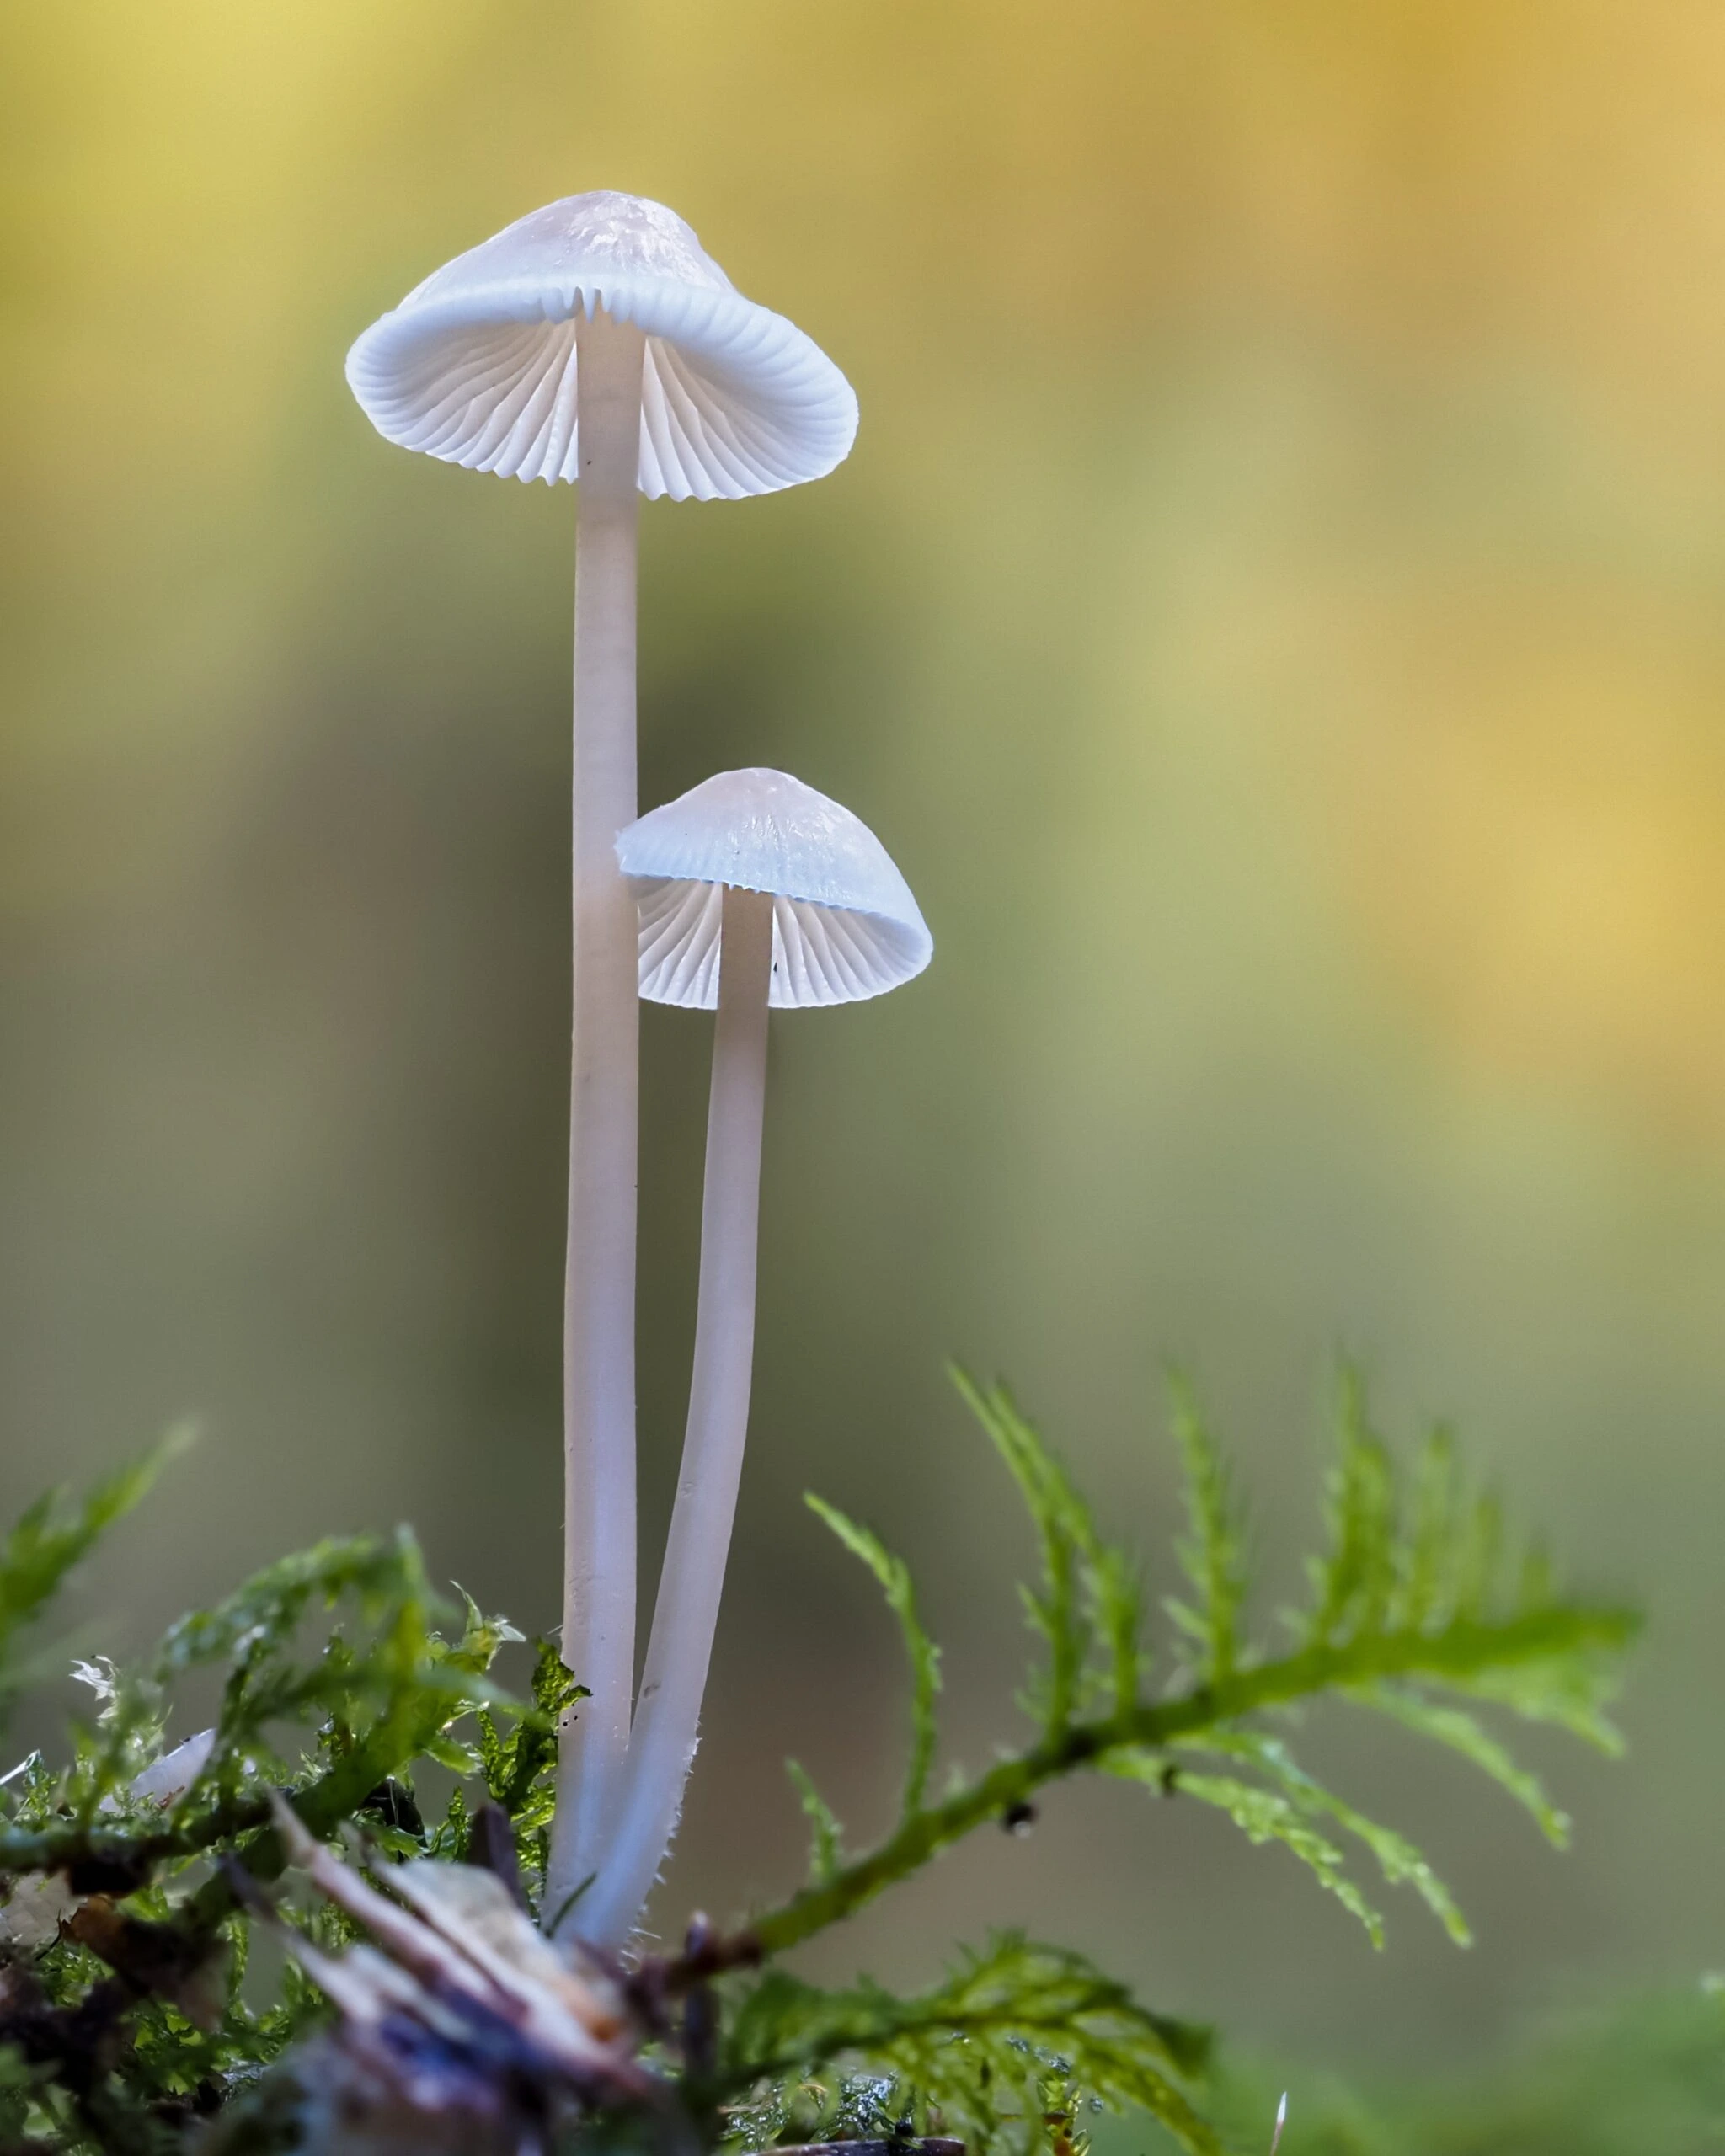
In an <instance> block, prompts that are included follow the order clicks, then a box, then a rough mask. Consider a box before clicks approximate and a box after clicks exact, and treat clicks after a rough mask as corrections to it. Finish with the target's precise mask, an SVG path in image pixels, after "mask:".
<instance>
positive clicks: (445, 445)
mask: <svg viewBox="0 0 1725 2156" xmlns="http://www.w3.org/2000/svg"><path fill="white" fill-rule="evenodd" d="M347 378H348V382H349V383H350V386H351V387H352V389H353V392H354V394H355V397H357V398H358V399H359V401H360V404H361V405H362V406H363V407H364V408H365V410H366V414H367V415H368V416H369V417H370V419H371V421H372V423H373V424H374V425H375V426H376V427H377V430H378V431H379V432H380V433H381V434H382V435H385V436H386V437H387V439H388V440H391V441H393V442H398V443H400V444H401V445H402V446H403V447H405V448H408V449H417V450H423V451H425V452H426V454H427V455H429V456H437V457H441V458H442V459H443V460H444V461H445V462H446V463H451V464H462V465H467V466H468V467H471V468H473V469H475V470H478V471H481V472H499V473H502V474H504V475H505V476H512V477H514V478H518V479H543V480H545V481H547V483H549V482H551V481H553V480H558V479H564V480H576V479H578V480H579V482H580V488H579V501H578V505H577V510H576V526H575V534H576V536H575V563H576V567H575V664H574V707H575V719H574V861H573V866H574V1012H573V1034H572V1059H571V1068H570V1099H569V1269H568V1282H567V1289H566V1294H565V1300H564V1329H563V1370H564V1378H563V1448H564V1462H565V1469H564V1472H565V1505H566V1510H565V1528H564V1534H565V1546H564V1586H563V1657H564V1659H565V1660H566V1661H567V1662H569V1666H570V1667H571V1668H573V1669H574V1672H575V1673H576V1675H577V1676H578V1677H579V1678H580V1679H581V1681H582V1682H583V1683H584V1684H586V1685H587V1686H588V1687H589V1688H590V1690H591V1692H592V1695H593V1696H592V1698H591V1700H590V1701H589V1702H588V1703H587V1704H586V1705H585V1706H584V1707H582V1708H581V1709H580V1710H579V1711H578V1713H577V1715H576V1716H575V1717H574V1721H573V1723H572V1725H571V1726H566V1727H565V1729H564V1731H563V1753H562V1764H561V1767H560V1769H559V1775H558V1817H557V1823H556V1827H555V1828H554V1830H553V1840H552V1862H551V1878H550V1881H549V1882H548V1887H547V1908H548V1909H549V1910H550V1911H551V1912H553V1916H554V1914H555V1913H556V1912H557V1911H558V1910H559V1909H560V1908H563V1907H564V1906H566V1904H567V1903H568V1899H569V1896H570V1895H571V1894H572V1893H573V1892H574V1891H575V1890H576V1889H577V1887H579V1883H580V1881H582V1880H583V1879H585V1878H586V1877H587V1876H589V1875H590V1873H591V1872H592V1871H594V1870H596V1868H597V1864H598V1858H599V1851H600V1849H601V1844H602V1841H603V1836H604V1831H605V1821H606V1815H607V1812H608V1810H609V1806H610V1801H611V1796H612V1793H613V1791H614V1789H615V1786H616V1782H617V1774H618V1773H619V1771H620V1769H621V1767H622V1758H623V1753H624V1751H625V1748H626V1747H627V1744H628V1731H629V1714H630V1694H631V1692H632V1689H633V1680H634V1653H635V1459H634V1434H635V1360H634V1357H635V1344H634V1320H635V1311H634V1299H635V1182H636V1171H635V1155H636V1129H637V1105H636V1102H637V1091H636V1089H637V1054H638V1051H637V1042H638V1017H637V1009H636V1001H635V910H634V906H633V903H632V902H631V900H630V898H629V895H628V892H627V891H626V890H625V889H624V887H623V884H622V878H620V876H619V874H618V873H617V857H616V853H615V851H614V846H615V841H616V839H617V833H618V832H619V831H621V830H622V829H623V827H624V825H627V824H628V823H629V822H631V821H632V820H633V817H634V814H635V808H636V802H635V536H636V504H637V499H638V494H645V495H647V496H648V497H649V499H656V498H657V497H658V496H660V495H661V494H669V495H670V498H671V499H673V500H674V501H684V500H686V499H689V498H690V497H691V496H692V497H694V498H695V499H697V500H701V501H710V500H714V499H721V498H722V499H730V500H735V499H740V497H741V496H743V495H745V494H772V493H773V492H775V491H776V490H777V489H778V488H782V487H789V486H794V485H796V484H797V483H798V482H800V481H802V480H805V479H818V478H821V477H822V476H823V475H824V474H825V473H826V472H830V471H831V470H832V468H833V467H834V466H835V465H836V464H837V463H839V462H840V461H841V459H842V458H843V457H844V456H845V455H846V452H847V451H848V450H849V448H850V446H851V443H852V440H853V438H854V436H855V435H856V431H857V400H856V398H855V397H854V395H853V394H852V390H851V387H850V384H849V383H848V382H846V380H845V378H844V376H842V375H841V373H840V372H839V371H838V369H837V368H836V366H834V365H833V364H832V362H831V360H829V359H828V358H827V357H826V356H825V354H824V353H823V352H821V351H820V349H819V347H818V346H816V345H815V344H813V343H812V342H811V341H810V340H809V339H808V338H807V337H805V336H804V334H803V333H802V331H801V330H799V329H798V328H794V327H793V325H792V324H791V323H788V322H787V321H786V320H785V319H784V318H783V317H782V316H781V315H777V314H773V313H772V312H769V311H768V310H767V309H766V307H757V306H756V305H755V304H754V302H752V301H750V300H746V299H745V298H744V297H743V296H742V295H741V294H740V292H738V291H736V290H735V289H734V286H732V284H731V282H730V280H729V278H728V277H727V276H726V275H725V274H724V271H723V270H721V269H720V268H719V266H718V264H717V263H716V262H714V261H713V259H711V257H710V256H708V255H707V254H706V253H703V252H702V248H701V245H700V243H699V242H698V241H697V238H696V237H695V235H694V233H693V232H692V231H691V230H690V229H689V227H688V226H687V225H686V224H685V223H684V222H683V221H682V219H681V217H679V216H676V215H675V214H674V213H673V212H672V211H670V210H667V209H665V207H664V206H663V205H661V204H660V203H657V202H649V201H646V200H643V199H642V198H641V197H639V196H638V195H617V194H611V193H601V194H593V195H570V196H569V197H568V199H567V200H563V201H561V202H553V203H552V204H551V205H549V206H548V207H547V208H545V209H542V210H536V211H533V212H532V213H531V216H526V217H522V218H520V219H518V220H517V221H516V222H515V223H514V224H512V225H510V226H508V227H505V230H504V231H502V232H499V233H497V234H496V236H495V237H493V238H491V239H489V240H486V241H485V242H483V244H481V245H480V246H478V247H475V248H470V249H469V250H468V252H467V253H465V254H462V255H457V258H456V259H455V260H454V261H452V262H450V263H447V264H445V265H444V267H443V268H442V269H441V270H436V271H435V272H434V273H433V274H432V275H430V277H428V278H427V279H426V280H425V282H424V284H422V285H419V286H415V287H414V290H413V291H411V292H409V294H408V296H407V297H406V298H405V299H404V300H403V302H402V303H401V305H400V306H399V307H396V308H394V309H393V311H392V312H390V313H388V314H386V315H384V316H383V317H382V318H381V320H379V321H377V322H375V323H372V325H371V328H369V329H368V330H366V333H365V334H364V335H363V336H362V337H360V339H359V341H358V342H357V343H356V344H355V345H354V348H353V350H351V351H350V353H349V354H348V359H347Z"/></svg>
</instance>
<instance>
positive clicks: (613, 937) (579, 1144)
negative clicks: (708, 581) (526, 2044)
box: [546, 311, 645, 1924]
mask: <svg viewBox="0 0 1725 2156" xmlns="http://www.w3.org/2000/svg"><path fill="white" fill-rule="evenodd" d="M644 349H645V339H644V336H643V334H642V332H641V331H640V330H639V329H638V328H636V327H635V326H634V325H633V323H622V322H614V321H612V320H611V317H610V316H609V315H607V314H605V313H603V312H594V313H593V314H592V315H591V316H590V317H589V316H587V315H585V314H584V313H582V312H579V311H578V312H577V314H576V318H575V350H576V355H577V356H576V370H575V396H576V429H577V440H578V448H579V467H580V477H579V494H578V500H577V504H576V518H575V661H574V820H573V835H572V857H573V871H574V995H573V1013H572V1030H571V1042H570V1067H569V1265H568V1273H567V1279H566V1286H565V1293H564V1301H563V1473H564V1485H563V1494H564V1518H563V1660H564V1661H565V1662H567V1663H568V1665H569V1668H571V1669H572V1670H573V1671H574V1674H575V1675H576V1677H577V1678H579V1680H580V1681H581V1683H582V1684H585V1685H586V1686H587V1688H588V1689H589V1690H590V1693H591V1694H592V1696H591V1698H590V1699H589V1700H583V1701H581V1702H580V1703H579V1705H577V1707H576V1708H575V1709H574V1711H573V1712H572V1713H571V1714H569V1716H566V1717H565V1719H564V1722H563V1728H562V1730H561V1732H560V1743H561V1751H560V1757H559V1761H558V1789H557V1817H556V1821H555V1823H554V1826H553V1833H552V1845H551V1862H550V1877H549V1880H548V1881H547V1897H546V1915H547V1922H550V1923H553V1924H555V1923H556V1922H557V1920H558V1917H559V1915H560V1914H563V1913H567V1912H568V1908H569V1898H570V1897H571V1896H572V1895H574V1892H575V1891H576V1889H577V1888H578V1887H579V1885H580V1882H581V1881H582V1880H584V1879H585V1878H586V1877H587V1876H589V1875H590V1873H591V1872H592V1871H594V1870H596V1869H597V1866H598V1864H599V1860H600V1849H601V1837H602V1835H603V1833H604V1827H605V1820H606V1813H607V1811H608V1810H609V1808H610V1806H611V1799H612V1797H613V1796H614V1794H615V1791H616V1787H617V1778H618V1775H619V1774H620V1773H621V1770H622V1763H623V1756H624V1753H625V1752H626V1751H627V1749H628V1737H629V1708H630V1698H631V1694H632V1692H633V1686H634V1675H635V1195H636V1193H635V1155H636V1137H637V1123H638V1111H637V1105H636V1082H637V1071H638V1062H639V1037H640V1019H639V1010H638V1002H637V984H636V957H635V947H636V933H637V915H636V909H635V902H634V899H633V896H632V894H631V893H630V890H629V888H628V884H627V883H625V882H624V881H623V878H622V873H621V872H620V870H619V869H618V867H617V851H616V847H617V833H618V832H619V831H620V830H622V829H623V827H624V826H625V825H627V824H628V823H630V822H632V821H633V818H634V815H635V805H636V804H635V541H636V526H637V519H638V501H639V496H638V493H637V490H636V481H637V473H638V466H639V462H640V454H641V374H642V363H643V358H644Z"/></svg>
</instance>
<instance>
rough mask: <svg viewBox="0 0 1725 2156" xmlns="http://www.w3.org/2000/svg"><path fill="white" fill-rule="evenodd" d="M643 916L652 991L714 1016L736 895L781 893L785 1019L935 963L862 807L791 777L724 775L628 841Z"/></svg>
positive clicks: (623, 856) (776, 955)
mask: <svg viewBox="0 0 1725 2156" xmlns="http://www.w3.org/2000/svg"><path fill="white" fill-rule="evenodd" d="M617 859H618V861H619V862H621V863H622V871H623V873H624V875H626V876H627V877H628V878H629V879H630V881H631V882H632V883H633V884H634V886H635V894H636V897H637V899H638V900H639V903H640V909H641V942H640V954H641V993H642V995H644V996H645V997H646V998H647V999H648V1001H649V1002H652V1003H677V1004H681V1005H682V1006H684V1007H685V1008H686V1009H687V1010H691V1011H711V1010H713V1009H714V1008H715V1007H716V1006H717V1004H718V943H719V924H720V915H721V910H722V908H723V905H724V898H723V892H724V886H725V885H726V884H727V883H729V884H733V885H734V886H735V887H736V888H738V889H741V890H745V891H768V892H771V893H772V901H773V906H772V986H771V988H770V989H769V990H768V994H767V1000H768V1001H769V1002H770V1003H772V1005H773V1006H774V1007H775V1008H776V1009H778V1010H782V1011H793V1010H806V1009H808V1008H809V1007H810V1006H813V1005H816V1004H822V1003H860V1002H861V1001H863V999H864V998H865V997H867V996H870V995H885V993H886V991H887V990H888V989H889V988H896V987H898V985H900V982H901V981H907V980H910V979H912V978H913V977H914V976H915V975H916V974H920V973H921V970H922V969H923V968H924V967H925V966H926V965H927V963H928V962H929V960H930V958H932V957H933V955H934V939H933V937H932V936H931V935H930V934H929V932H928V930H927V926H926V924H925V923H924V921H923V919H922V915H921V914H920V913H919V912H918V911H917V909H916V899H913V898H912V897H911V887H910V885H909V884H908V883H905V879H904V878H903V877H902V876H901V875H900V873H899V872H898V870H897V869H896V868H895V867H894V865H893V862H892V858H891V857H890V855H889V853H888V852H887V850H886V848H885V847H884V846H883V845H882V844H881V842H880V841H879V839H878V838H876V836H875V835H874V834H873V831H871V830H869V828H868V825H866V824H865V823H863V822H862V821H860V820H859V819H857V817H855V816H853V815H852V814H851V812H850V810H849V809H841V808H840V806H839V804H838V803H837V802H836V801H829V800H828V799H827V798H826V796H825V794H824V793H817V792H815V791H814V787H812V786H804V783H803V782H802V781H801V780H800V779H795V778H792V777H791V776H789V774H788V773H787V772H785V771H721V772H720V773H719V775H718V777H717V778H709V779H708V780H706V781H705V782H703V783H702V784H701V785H700V786H697V787H693V788H692V790H691V791H690V792H687V793H685V794H682V795H680V796H679V798H677V799H676V800H675V801H669V802H667V803H665V806H664V808H662V809H652V810H650V811H649V813H648V814H646V815H644V816H643V817H642V819H640V821H639V822H638V823H635V824H631V825H629V827H628V830H625V831H623V832H622V833H620V834H619V835H618V838H617Z"/></svg>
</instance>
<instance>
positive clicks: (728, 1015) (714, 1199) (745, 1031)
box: [580, 885, 773, 1946]
mask: <svg viewBox="0 0 1725 2156" xmlns="http://www.w3.org/2000/svg"><path fill="white" fill-rule="evenodd" d="M772 917H773V902H772V897H771V896H770V895H769V894H767V893H766V892H761V891H744V890H739V889H735V888H734V887H732V886H729V885H728V886H726V887H725V890H724V915H723V920H722V925H721V929H720V941H719V971H718V1022H717V1024H716V1026H715V1027H714V1030H713V1091H712V1095H711V1099H710V1102H709V1106H708V1116H707V1172H706V1182H705V1185H704V1187H703V1191H702V1203H701V1285H700V1296H699V1301H698V1303H697V1310H696V1317H695V1362H694V1369H693V1373H692V1377H691V1380H690V1385H689V1420H688V1426H687V1429H686V1433H685V1435H684V1438H683V1459H682V1465H681V1469H680V1470H679V1472H678V1476H677V1493H676V1503H675V1505H674V1507H673V1508H672V1512H671V1521H670V1536H669V1539H668V1540H667V1541H666V1544H665V1565H664V1569H663V1571H662V1572H661V1573H660V1582H659V1599H658V1602H657V1604H656V1605H655V1607H654V1613H653V1631H652V1636H651V1638H650V1640H649V1643H648V1647H647V1661H646V1667H645V1668H644V1671H643V1673H642V1678H641V1696H640V1702H639V1705H638V1707H637V1710H636V1713H635V1728H634V1735H633V1737H632V1738H631V1740H630V1744H629V1758H628V1771H627V1774H626V1776H625V1780H624V1787H623V1796H622V1805H621V1806H620V1807H619V1811H618V1813H617V1820H616V1824H615V1829H614V1832H613V1833H612V1835H611V1841H610V1846H609V1848H608V1849H607V1850H606V1854H605V1859H604V1862H603V1864H602V1865H601V1868H600V1872H599V1876H598V1878H597V1879H596V1880H595V1881H594V1884H593V1887H592V1889H591V1891H590V1894H589V1895H587V1896H584V1897H583V1906H582V1910H581V1919H580V1929H581V1932H582V1935H583V1936H584V1937H585V1938H588V1939H590V1940H594V1941H595V1943H597V1944H599V1945H611V1946H616V1945H621V1944H622V1942H623V1940H625V1939H627V1937H628V1934H629V1933H630V1931H631V1930H632V1929H633V1927H634V1924H635V1921H636V1919H637V1918H638V1916H639V1914H640V1913H641V1908H642V1905H643V1903H644V1902H645V1901H646V1899H647V1896H648V1894H649V1892H650V1891H651V1889H652V1886H653V1882H654V1879H655V1878H656V1877H657V1876H658V1873H659V1867H660V1865H661V1864H662V1863H663V1861H664V1860H665V1852H666V1850H667V1849H669V1848H670V1843H671V1838H672V1837H673V1836H674V1834H675V1833H676V1827H677V1818H678V1815H679V1813H680V1812H681V1810H682V1802H683V1785H684V1783H685V1782H686V1780H687V1779H688V1774H689V1768H690V1765H691V1764H692V1761H693V1758H694V1756H695V1745H696V1740H697V1734H698V1732H699V1726H700V1721H701V1700H702V1694H703V1693H704V1692H705V1690H706V1689H707V1669H708V1662H710V1660H711V1659H712V1655H713V1632H714V1630H715V1628H716V1626H717V1625H718V1605H719V1598H720V1596H721V1594H722V1593H723V1590H724V1567H725V1557H726V1554H727V1552H728V1551H729V1547H730V1539H731V1522H732V1520H733V1519H734V1517H735V1514H736V1509H737V1486H738V1484H739V1482H740V1481H741V1479H742V1472H743V1444H744V1439H745V1437H746V1435H747V1433H748V1428H749V1389H750V1377H751V1374H752V1367H753V1363H754V1353H755V1257H756V1241H757V1229H758V1225H759V1219H760V1211H761V1121H762V1117H763V1115H764V1113H765V1109H766V1011H767V998H768V993H769V990H770V989H771V987H772Z"/></svg>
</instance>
